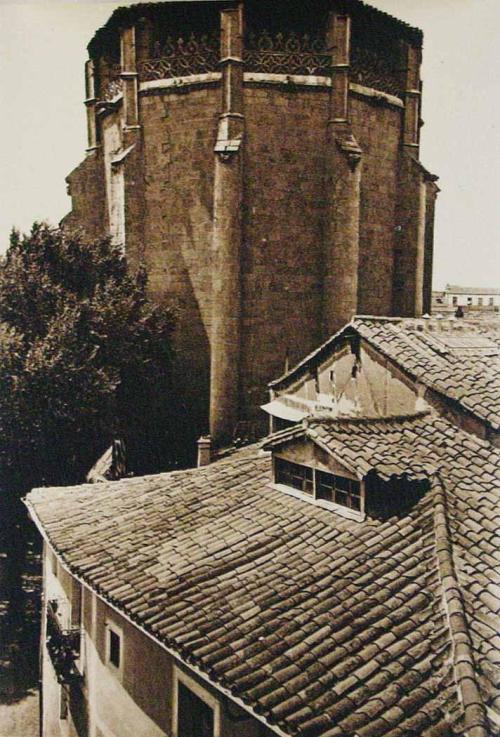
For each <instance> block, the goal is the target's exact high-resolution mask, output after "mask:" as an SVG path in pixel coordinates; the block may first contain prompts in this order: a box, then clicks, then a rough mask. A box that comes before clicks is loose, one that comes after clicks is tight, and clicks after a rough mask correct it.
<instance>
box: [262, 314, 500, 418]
mask: <svg viewBox="0 0 500 737" xmlns="http://www.w3.org/2000/svg"><path fill="white" fill-rule="evenodd" d="M348 331H351V332H352V331H354V332H356V333H358V334H359V335H360V336H361V337H362V338H364V339H365V340H366V341H368V342H369V343H370V344H371V345H372V346H374V347H375V348H376V349H377V350H378V351H380V353H381V354H383V355H384V356H386V357H387V358H389V359H391V360H393V361H394V362H395V363H396V364H398V365H399V366H400V367H401V368H402V369H403V370H405V371H407V372H408V373H409V374H411V375H412V376H413V377H415V378H416V379H418V380H419V381H421V382H422V383H423V384H425V385H426V386H429V387H431V388H432V389H434V390H435V391H437V392H439V393H441V394H443V395H445V396H446V397H449V398H450V399H452V400H454V401H456V402H458V403H459V404H460V405H461V406H462V407H463V408H464V409H466V410H467V411H469V412H471V413H472V414H474V415H476V416H477V417H479V418H480V419H481V420H483V421H486V422H488V423H489V424H490V425H491V426H492V427H493V428H494V429H495V430H498V429H499V428H500V321H496V322H483V321H478V322H472V321H471V322H469V321H468V320H463V321H460V320H457V321H455V322H450V321H449V320H444V319H443V320H434V319H432V320H425V319H421V320H416V319H413V318H387V317H355V318H354V319H353V320H352V321H351V323H350V324H349V325H348V326H347V328H344V329H343V330H341V331H340V333H337V334H336V335H334V336H332V337H331V338H330V339H329V340H328V341H326V343H324V344H323V345H322V346H321V347H320V348H319V349H317V350H316V351H314V353H311V354H310V355H309V356H307V357H306V358H305V359H304V360H303V361H301V362H300V363H299V364H298V365H297V366H296V367H295V368H294V369H292V370H291V371H290V372H288V374H285V376H282V377H281V378H280V379H278V380H277V381H275V382H272V384H271V386H273V387H275V388H279V386H280V385H281V384H283V383H285V382H287V381H289V380H290V379H291V378H292V377H293V376H294V375H296V374H297V375H298V374H299V373H300V372H301V371H303V370H304V369H306V367H307V366H308V365H310V364H311V363H314V362H315V361H316V360H322V359H323V357H324V356H325V355H326V354H327V353H328V350H329V349H330V348H331V347H332V346H333V345H334V344H335V342H336V341H337V340H339V338H340V337H341V336H342V335H344V334H345V333H346V332H348Z"/></svg>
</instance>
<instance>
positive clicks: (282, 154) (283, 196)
mask: <svg viewBox="0 0 500 737" xmlns="http://www.w3.org/2000/svg"><path fill="white" fill-rule="evenodd" d="M327 119H328V91H327V90H325V89H319V90H318V89H314V88H312V89H309V90H307V89H303V88H301V89H290V90H289V91H288V90H287V89H286V88H285V89H282V88H278V89H276V88H272V87H271V86H269V87H262V86H259V87H251V86H247V87H246V88H245V120H246V137H245V166H244V197H245V212H244V245H243V260H242V291H243V318H242V321H243V325H242V359H241V396H242V400H243V402H244V404H245V407H244V412H243V416H244V417H245V418H246V419H250V420H256V419H257V418H260V415H261V414H262V413H261V412H259V410H258V406H259V405H260V404H262V402H263V401H265V398H266V385H267V383H268V382H269V381H271V379H272V378H273V377H276V376H278V375H279V374H280V373H282V371H283V369H284V366H285V357H286V355H287V354H288V358H289V361H290V365H293V364H294V363H295V362H296V361H298V359H299V358H301V357H302V356H304V355H305V354H306V353H307V352H309V351H310V350H311V349H312V348H313V347H314V346H315V345H317V344H318V342H319V341H320V339H321V335H320V330H321V279H322V226H323V217H324V213H325V198H324V187H323V182H324V174H325V168H324V167H325V160H326V156H325V146H326V122H327Z"/></svg>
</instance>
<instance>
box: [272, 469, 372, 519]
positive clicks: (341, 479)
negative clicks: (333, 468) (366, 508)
mask: <svg viewBox="0 0 500 737" xmlns="http://www.w3.org/2000/svg"><path fill="white" fill-rule="evenodd" d="M274 480H275V482H276V483H277V484H283V485H284V486H288V487H291V488H292V489H297V490H298V491H301V492H303V493H305V494H308V495H309V496H311V497H312V498H313V499H319V500H322V501H327V502H332V503H333V504H337V505H339V506H341V507H345V508H346V509H351V510H352V511H353V512H362V509H363V505H362V489H361V483H360V482H359V481H357V480H356V479H351V478H347V477H346V476H338V475H337V474H333V473H327V472H326V471H319V470H318V469H315V468H311V467H310V466H304V465H302V464H300V463H294V462H293V461H289V460H286V459H285V458H276V457H275V459H274Z"/></svg>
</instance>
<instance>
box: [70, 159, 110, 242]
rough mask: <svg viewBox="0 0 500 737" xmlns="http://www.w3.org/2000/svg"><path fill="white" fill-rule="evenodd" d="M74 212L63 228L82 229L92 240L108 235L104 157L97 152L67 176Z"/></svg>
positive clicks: (72, 211) (72, 210)
mask: <svg viewBox="0 0 500 737" xmlns="http://www.w3.org/2000/svg"><path fill="white" fill-rule="evenodd" d="M66 181H67V182H68V190H69V193H70V195H71V200H72V209H71V212H69V213H68V214H67V215H66V216H65V217H64V218H63V220H62V222H61V225H64V227H66V228H69V229H81V230H83V231H84V232H85V233H86V235H87V236H88V237H89V238H95V237H101V236H103V235H106V234H107V213H106V194H105V184H104V166H103V161H102V157H101V156H100V155H99V153H97V152H96V151H94V152H93V153H91V154H90V155H89V156H87V158H85V159H84V160H83V161H82V163H81V164H79V165H78V166H77V167H76V169H74V170H73V171H72V172H71V174H69V176H68V177H67V179H66Z"/></svg>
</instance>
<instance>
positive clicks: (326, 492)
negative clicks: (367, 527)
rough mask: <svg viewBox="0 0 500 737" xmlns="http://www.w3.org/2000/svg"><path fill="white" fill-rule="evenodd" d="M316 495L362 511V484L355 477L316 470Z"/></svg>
mask: <svg viewBox="0 0 500 737" xmlns="http://www.w3.org/2000/svg"><path fill="white" fill-rule="evenodd" d="M316 496H317V498H318V499H326V500H327V501H329V502H334V503H335V504H340V505H341V506H342V507H348V509H355V510H356V511H357V512H360V511H361V485H360V483H359V481H355V480H354V479H348V478H345V477H344V476H336V475H335V474H333V473H325V472H324V471H316Z"/></svg>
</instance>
